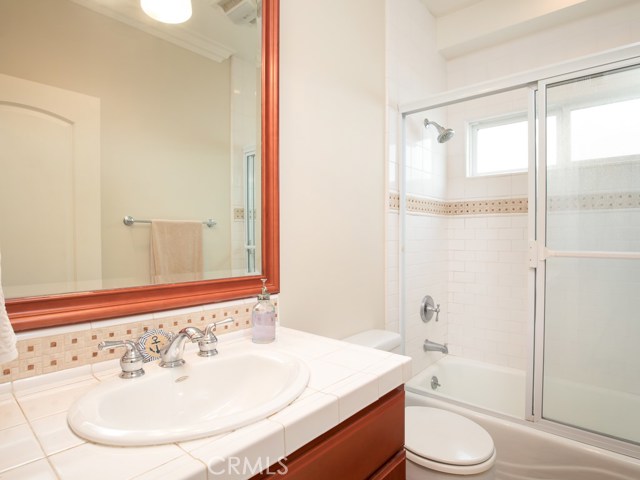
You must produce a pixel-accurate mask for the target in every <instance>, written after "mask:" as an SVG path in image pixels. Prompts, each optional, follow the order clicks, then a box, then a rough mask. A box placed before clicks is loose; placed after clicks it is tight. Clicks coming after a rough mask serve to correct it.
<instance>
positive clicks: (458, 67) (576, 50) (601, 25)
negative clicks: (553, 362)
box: [447, 2, 640, 89]
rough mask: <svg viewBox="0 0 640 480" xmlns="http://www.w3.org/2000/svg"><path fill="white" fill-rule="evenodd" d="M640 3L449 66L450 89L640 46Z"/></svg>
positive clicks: (532, 35)
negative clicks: (587, 56)
mask: <svg viewBox="0 0 640 480" xmlns="http://www.w3.org/2000/svg"><path fill="white" fill-rule="evenodd" d="M639 23H640V2H634V3H630V4H628V5H625V6H622V7H618V8H611V9H610V10H609V11H607V12H604V13H601V14H599V15H595V16H591V17H586V18H581V19H579V20H575V21H573V22H569V23H566V24H564V25H562V26H558V27H554V28H550V29H547V30H543V31H541V32H538V33H535V34H531V35H527V36H524V37H522V38H519V39H516V40H513V41H510V42H506V43H502V44H499V45H496V46H494V47H490V48H485V49H483V50H479V51H477V52H474V53H471V54H468V55H464V56H461V57H458V58H455V59H452V60H450V61H449V62H447V78H448V80H447V83H448V86H447V88H448V89H455V88H458V87H462V86H465V85H472V84H474V83H479V82H483V81H488V80H492V79H495V78H500V77H504V76H508V75H512V74H515V73H518V72H524V71H527V70H532V69H535V68H541V67H544V66H547V65H552V64H555V63H559V62H564V61H567V60H571V59H574V58H578V57H582V56H585V55H590V54H594V53H597V52H601V51H605V50H608V49H613V48H617V47H620V46H623V45H628V44H630V43H635V42H640V29H639V28H638V24H639Z"/></svg>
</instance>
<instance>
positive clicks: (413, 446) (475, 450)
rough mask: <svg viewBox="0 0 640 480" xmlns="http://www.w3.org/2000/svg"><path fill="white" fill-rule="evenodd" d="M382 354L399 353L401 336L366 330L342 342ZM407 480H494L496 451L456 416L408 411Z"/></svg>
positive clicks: (470, 423)
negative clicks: (384, 351) (461, 479)
mask: <svg viewBox="0 0 640 480" xmlns="http://www.w3.org/2000/svg"><path fill="white" fill-rule="evenodd" d="M343 340H344V341H345V342H349V343H355V344H358V345H365V346H368V347H372V348H377V349H379V350H387V351H398V350H399V349H400V335H399V334H398V333H395V332H389V331H386V330H367V331H365V332H361V333H358V334H356V335H353V336H351V337H347V338H345V339H343ZM404 438H405V441H404V443H405V450H406V454H407V480H454V479H455V478H460V477H462V476H464V478H468V479H470V480H471V479H473V480H491V479H493V478H494V476H493V469H492V467H493V464H494V462H495V460H496V450H495V447H494V444H493V439H492V438H491V436H490V435H489V434H488V433H487V431H486V430H485V429H484V428H482V427H481V426H480V425H478V424H477V423H475V422H473V421H471V420H469V419H468V418H466V417H463V416H462V415H458V414H457V413H453V412H449V411H447V410H442V409H439V408H431V407H422V406H420V407H418V406H415V407H406V408H405V437H404Z"/></svg>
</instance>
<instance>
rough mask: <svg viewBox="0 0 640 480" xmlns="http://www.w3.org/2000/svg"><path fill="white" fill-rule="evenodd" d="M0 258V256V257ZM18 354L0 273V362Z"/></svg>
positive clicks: (9, 359)
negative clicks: (5, 303)
mask: <svg viewBox="0 0 640 480" xmlns="http://www.w3.org/2000/svg"><path fill="white" fill-rule="evenodd" d="M0 260H1V257H0ZM17 356H18V350H17V349H16V334H15V333H13V327H12V326H11V322H10V321H9V315H7V309H6V308H5V306H4V294H3V293H2V274H1V273H0V363H6V362H10V361H11V360H13V359H14V358H16V357H17Z"/></svg>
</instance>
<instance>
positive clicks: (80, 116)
mask: <svg viewBox="0 0 640 480" xmlns="http://www.w3.org/2000/svg"><path fill="white" fill-rule="evenodd" d="M192 3H193V17H192V18H191V19H190V20H189V21H187V22H186V23H184V24H181V25H166V24H161V23H158V22H156V21H154V20H152V19H150V18H149V17H147V16H146V15H145V14H144V13H143V12H142V10H141V8H140V5H139V2H137V1H132V0H28V1H25V0H3V1H2V2H0V31H1V32H2V42H0V144H1V145H2V148H1V149H0V169H1V171H2V175H0V248H1V251H2V260H3V264H2V278H3V283H4V285H3V287H4V292H5V295H6V296H7V298H19V297H29V296H42V295H49V294H60V293H67V292H82V291H98V290H103V289H121V288H125V287H135V286H142V285H149V284H157V283H176V282H191V281H198V280H210V279H221V278H229V277H238V276H240V277H241V276H246V275H257V274H259V273H260V271H261V265H262V257H261V256H262V252H261V248H260V246H261V243H262V238H261V232H262V230H261V215H260V212H261V205H260V199H261V198H262V195H261V191H260V188H261V181H260V178H261V173H262V172H261V161H260V160H261V158H260V155H261V147H260V138H261V135H260V132H261V129H260V114H261V112H260V105H261V98H260V78H261V72H260V45H259V44H260V37H261V35H260V33H261V32H260V30H261V25H260V19H259V18H255V16H257V12H258V9H257V5H255V4H254V2H253V1H245V2H242V3H243V4H246V5H255V6H256V9H255V15H254V17H253V18H238V17H233V20H232V16H231V15H230V13H229V12H226V13H225V12H224V11H223V9H222V8H221V7H220V6H218V5H217V2H215V1H210V0H192ZM234 21H235V22H234ZM236 22H239V23H236ZM249 201H250V202H252V203H251V205H249V204H248V203H247V202H249ZM125 216H132V217H134V218H135V219H136V220H139V221H137V222H134V223H133V224H131V225H129V226H127V225H126V224H125V222H123V219H124V217H125ZM209 219H211V220H213V221H214V222H215V225H210V224H209V225H210V226H208V225H207V224H206V223H203V222H206V221H207V220H209ZM140 220H141V221H140ZM145 220H152V221H153V223H152V224H149V223H146V222H144V221H145ZM159 220H170V221H171V222H160V221H159ZM152 232H153V235H152ZM152 239H153V241H152Z"/></svg>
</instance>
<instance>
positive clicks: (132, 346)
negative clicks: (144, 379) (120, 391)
mask: <svg viewBox="0 0 640 480" xmlns="http://www.w3.org/2000/svg"><path fill="white" fill-rule="evenodd" d="M118 347H124V348H126V349H127V351H126V352H125V353H124V355H123V356H122V357H121V358H120V368H121V369H122V372H121V373H120V377H121V378H136V377H141V376H142V375H144V369H143V368H142V365H143V364H144V357H143V356H142V353H141V352H140V349H139V348H138V344H136V343H135V342H133V341H131V340H104V341H102V342H100V343H99V344H98V350H104V349H105V348H118Z"/></svg>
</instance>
